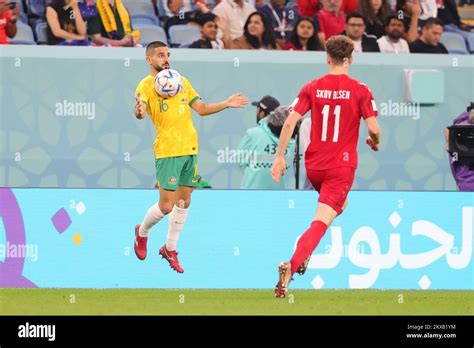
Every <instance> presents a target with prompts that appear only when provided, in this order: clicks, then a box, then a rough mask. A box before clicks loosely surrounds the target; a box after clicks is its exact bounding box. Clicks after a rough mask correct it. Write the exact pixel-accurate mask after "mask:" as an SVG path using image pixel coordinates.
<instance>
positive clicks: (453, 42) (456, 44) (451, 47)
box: [441, 32, 469, 54]
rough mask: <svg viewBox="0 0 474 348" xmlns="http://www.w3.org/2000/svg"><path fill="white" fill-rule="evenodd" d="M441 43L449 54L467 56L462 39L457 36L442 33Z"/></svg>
mask: <svg viewBox="0 0 474 348" xmlns="http://www.w3.org/2000/svg"><path fill="white" fill-rule="evenodd" d="M441 43H442V44H443V45H444V46H446V49H447V50H448V52H449V53H450V54H469V52H468V50H467V48H466V43H465V41H464V38H463V37H462V36H461V35H459V34H456V33H450V32H444V33H443V35H442V36H441Z"/></svg>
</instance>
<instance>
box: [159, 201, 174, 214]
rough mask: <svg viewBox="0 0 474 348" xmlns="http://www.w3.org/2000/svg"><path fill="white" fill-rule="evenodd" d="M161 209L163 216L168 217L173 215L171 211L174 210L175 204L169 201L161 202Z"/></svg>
mask: <svg viewBox="0 0 474 348" xmlns="http://www.w3.org/2000/svg"><path fill="white" fill-rule="evenodd" d="M159 207H160V210H161V212H162V213H163V214H165V215H167V214H169V213H171V211H172V210H173V203H172V202H169V201H166V202H160V203H159Z"/></svg>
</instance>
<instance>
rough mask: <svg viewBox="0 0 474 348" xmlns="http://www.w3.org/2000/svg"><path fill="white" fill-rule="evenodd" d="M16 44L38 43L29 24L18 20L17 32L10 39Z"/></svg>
mask: <svg viewBox="0 0 474 348" xmlns="http://www.w3.org/2000/svg"><path fill="white" fill-rule="evenodd" d="M9 41H10V43H12V44H14V45H36V41H35V37H34V35H33V30H31V28H30V26H29V25H28V24H25V23H23V22H17V32H16V35H15V37H14V38H13V39H10V40H9Z"/></svg>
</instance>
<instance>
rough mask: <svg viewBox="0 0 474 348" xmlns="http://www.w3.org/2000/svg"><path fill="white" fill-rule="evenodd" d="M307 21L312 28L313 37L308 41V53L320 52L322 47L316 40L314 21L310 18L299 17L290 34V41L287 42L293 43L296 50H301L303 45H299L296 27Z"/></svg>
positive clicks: (316, 33)
mask: <svg viewBox="0 0 474 348" xmlns="http://www.w3.org/2000/svg"><path fill="white" fill-rule="evenodd" d="M303 21H307V22H310V23H311V25H312V26H313V36H311V37H310V38H309V40H308V51H322V50H323V47H322V46H321V44H320V42H319V39H318V32H317V30H316V25H315V24H314V21H313V19H312V18H311V17H301V18H300V19H298V21H297V22H296V24H295V26H294V27H293V31H292V32H291V35H290V39H289V40H288V41H289V42H291V43H293V45H295V47H296V48H302V47H303V45H301V41H300V38H299V37H298V31H297V30H298V25H300V23H301V22H303Z"/></svg>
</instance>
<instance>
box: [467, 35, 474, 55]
mask: <svg viewBox="0 0 474 348" xmlns="http://www.w3.org/2000/svg"><path fill="white" fill-rule="evenodd" d="M467 42H468V43H469V51H470V52H471V53H474V33H471V35H469V36H468V38H467Z"/></svg>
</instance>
